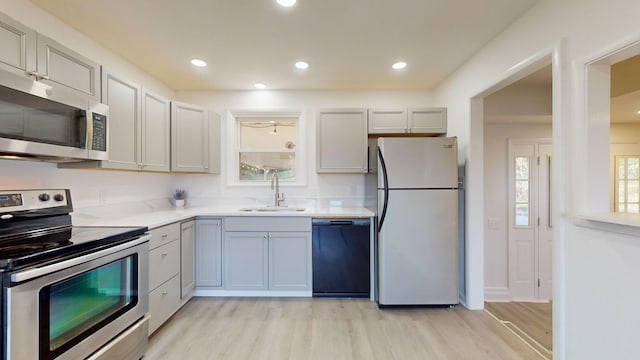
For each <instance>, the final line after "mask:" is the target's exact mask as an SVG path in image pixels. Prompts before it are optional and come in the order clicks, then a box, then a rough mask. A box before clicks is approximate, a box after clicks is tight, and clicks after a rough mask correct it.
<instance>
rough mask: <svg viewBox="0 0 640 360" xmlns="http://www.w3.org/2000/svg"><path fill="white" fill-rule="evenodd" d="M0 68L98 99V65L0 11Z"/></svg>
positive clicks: (57, 88)
mask: <svg viewBox="0 0 640 360" xmlns="http://www.w3.org/2000/svg"><path fill="white" fill-rule="evenodd" d="M0 49H2V51H0V68H2V69H3V70H7V71H11V72H13V73H16V74H19V75H22V76H25V77H30V78H32V79H34V80H38V81H42V82H44V83H46V84H48V85H51V86H52V87H53V91H58V90H62V92H64V93H73V94H75V95H79V96H81V97H82V98H86V99H91V100H94V101H97V102H99V101H100V65H98V64H97V63H96V62H94V61H92V60H89V59H88V58H86V57H84V56H82V55H80V54H78V53H77V52H75V51H73V50H70V49H68V48H66V47H64V46H62V45H61V44H59V43H57V42H56V41H54V40H52V39H50V38H48V37H46V36H44V35H42V34H38V33H36V32H35V31H34V30H32V29H29V28H28V27H26V26H24V25H22V24H20V23H18V22H17V21H15V20H13V19H11V18H9V17H7V16H6V15H3V14H0Z"/></svg>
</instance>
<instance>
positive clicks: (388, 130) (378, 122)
mask: <svg viewBox="0 0 640 360" xmlns="http://www.w3.org/2000/svg"><path fill="white" fill-rule="evenodd" d="M446 133H447V108H442V107H436V108H411V109H404V108H389V109H369V134H434V135H443V134H446Z"/></svg>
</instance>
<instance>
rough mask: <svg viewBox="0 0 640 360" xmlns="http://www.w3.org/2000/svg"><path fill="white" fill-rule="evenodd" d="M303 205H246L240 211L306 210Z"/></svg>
mask: <svg viewBox="0 0 640 360" xmlns="http://www.w3.org/2000/svg"><path fill="white" fill-rule="evenodd" d="M304 210H305V208H303V207H289V206H256V207H246V208H242V209H240V211H272V212H295V211H304Z"/></svg>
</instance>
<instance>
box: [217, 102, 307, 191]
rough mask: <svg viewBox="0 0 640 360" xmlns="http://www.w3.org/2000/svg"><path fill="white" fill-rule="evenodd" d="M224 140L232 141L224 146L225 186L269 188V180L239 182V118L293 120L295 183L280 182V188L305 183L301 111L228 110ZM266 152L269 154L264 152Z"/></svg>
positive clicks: (304, 142) (304, 151) (303, 132)
mask: <svg viewBox="0 0 640 360" xmlns="http://www.w3.org/2000/svg"><path fill="white" fill-rule="evenodd" d="M226 118H227V125H228V126H227V129H228V130H227V139H231V141H230V142H229V143H228V145H227V149H228V151H227V154H228V155H227V185H228V186H242V187H250V186H258V187H264V186H270V185H271V182H270V181H269V180H264V181H263V180H240V172H239V167H240V152H241V150H242V148H241V147H240V119H243V118H251V119H259V120H264V121H265V122H267V121H269V120H270V119H282V118H288V119H294V120H295V121H296V128H297V135H298V140H297V142H298V143H297V144H296V147H295V148H294V149H293V153H294V154H295V169H296V176H295V180H294V181H282V180H281V185H286V186H304V185H306V180H307V161H306V158H307V143H308V142H307V132H306V113H305V111H304V110H302V109H262V110H254V109H230V110H227V116H226ZM265 152H268V151H265Z"/></svg>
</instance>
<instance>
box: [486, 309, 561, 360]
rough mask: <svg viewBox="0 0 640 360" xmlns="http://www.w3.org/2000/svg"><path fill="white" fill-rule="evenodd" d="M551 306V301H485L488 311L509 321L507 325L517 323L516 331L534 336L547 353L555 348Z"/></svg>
mask: <svg viewBox="0 0 640 360" xmlns="http://www.w3.org/2000/svg"><path fill="white" fill-rule="evenodd" d="M551 307H552V306H551V302H547V303H531V302H485V309H486V310H487V311H489V312H490V313H491V314H493V315H494V316H495V317H497V318H498V319H499V320H500V321H503V322H508V324H506V325H507V326H510V327H511V324H513V325H515V327H513V328H514V329H516V328H517V329H516V331H518V329H519V330H521V331H522V332H524V333H525V334H526V335H528V336H530V337H531V338H533V340H535V342H537V343H538V344H540V345H542V348H543V349H544V350H546V352H547V353H551V351H552V350H553V334H552V323H551ZM532 345H533V346H536V344H535V343H532ZM541 350H542V349H541Z"/></svg>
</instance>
